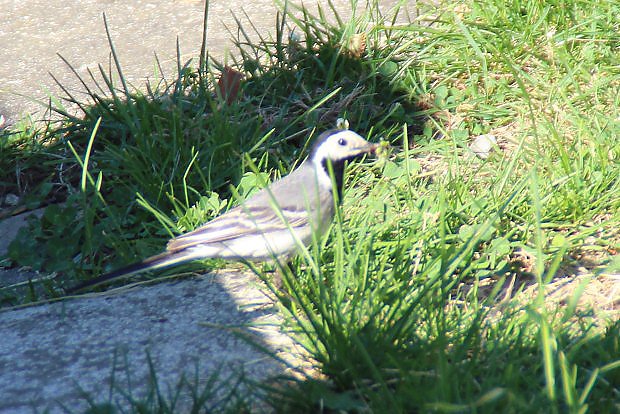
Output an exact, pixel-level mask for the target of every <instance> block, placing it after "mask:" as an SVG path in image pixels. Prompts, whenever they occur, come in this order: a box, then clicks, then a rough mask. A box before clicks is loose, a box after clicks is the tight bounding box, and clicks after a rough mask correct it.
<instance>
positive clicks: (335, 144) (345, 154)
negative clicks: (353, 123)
mask: <svg viewBox="0 0 620 414" xmlns="http://www.w3.org/2000/svg"><path fill="white" fill-rule="evenodd" d="M374 148H375V145H374V144H371V143H370V142H368V141H366V140H365V139H364V138H362V137H361V136H359V135H358V134H356V133H355V132H353V131H350V130H348V129H344V130H342V131H337V132H335V133H333V134H332V135H330V136H329V137H328V138H327V139H326V140H325V141H323V143H322V144H321V145H319V147H318V148H317V149H316V152H315V153H314V159H315V160H324V159H329V160H332V161H338V160H345V159H348V158H352V157H355V156H357V155H360V154H364V153H368V152H372V151H373V150H374Z"/></svg>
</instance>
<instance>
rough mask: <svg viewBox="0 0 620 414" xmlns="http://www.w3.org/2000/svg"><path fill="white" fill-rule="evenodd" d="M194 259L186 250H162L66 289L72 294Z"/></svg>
mask: <svg viewBox="0 0 620 414" xmlns="http://www.w3.org/2000/svg"><path fill="white" fill-rule="evenodd" d="M192 259H195V257H191V256H190V255H188V254H187V252H185V251H183V250H181V251H178V252H173V253H171V252H164V253H161V254H158V255H155V256H151V257H149V258H147V259H144V260H143V261H141V262H138V263H134V264H131V265H129V266H125V267H123V268H120V269H118V270H114V271H113V272H110V273H105V274H103V275H101V276H99V277H96V278H94V279H91V280H88V281H86V282H84V283H81V284H79V285H77V286H74V287H72V288H69V289H68V290H67V293H68V294H73V293H76V292H79V291H81V290H84V289H86V288H89V287H93V286H97V285H100V284H101V283H104V282H109V281H111V280H114V279H118V278H120V277H127V276H131V275H136V274H138V273H142V272H146V271H148V270H155V269H162V268H165V267H169V266H172V265H175V264H178V263H183V262H186V261H189V260H192Z"/></svg>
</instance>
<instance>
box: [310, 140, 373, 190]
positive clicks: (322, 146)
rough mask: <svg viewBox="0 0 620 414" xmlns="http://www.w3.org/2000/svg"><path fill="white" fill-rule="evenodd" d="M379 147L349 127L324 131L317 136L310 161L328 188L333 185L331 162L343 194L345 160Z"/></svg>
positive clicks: (322, 183) (338, 187) (321, 181)
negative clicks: (329, 165) (330, 169)
mask: <svg viewBox="0 0 620 414" xmlns="http://www.w3.org/2000/svg"><path fill="white" fill-rule="evenodd" d="M377 148H378V145H377V144H372V143H370V142H368V141H366V140H365V139H364V138H362V137H361V136H359V135H358V134H356V133H355V132H353V131H349V130H348V129H343V130H339V129H334V130H329V131H325V132H323V133H322V134H321V135H319V137H318V138H317V140H316V142H315V144H314V146H313V147H312V152H311V153H310V162H312V164H314V167H315V168H316V171H317V177H318V179H319V183H320V184H321V185H322V186H324V187H327V188H330V189H331V187H332V181H331V178H330V172H329V167H328V164H331V167H332V170H333V173H334V178H335V179H336V186H337V190H338V193H339V195H340V196H341V195H342V180H343V173H344V165H345V161H347V160H351V159H353V158H356V157H359V156H362V155H364V154H368V153H373V152H375V151H376V149H377Z"/></svg>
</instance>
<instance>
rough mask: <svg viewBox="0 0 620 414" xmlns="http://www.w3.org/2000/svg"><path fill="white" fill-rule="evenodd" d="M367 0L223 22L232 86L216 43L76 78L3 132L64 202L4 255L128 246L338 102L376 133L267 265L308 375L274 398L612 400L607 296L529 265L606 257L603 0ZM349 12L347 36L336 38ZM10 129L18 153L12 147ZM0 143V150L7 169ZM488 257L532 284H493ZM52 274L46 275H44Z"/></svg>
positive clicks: (279, 404) (303, 402) (217, 203)
mask: <svg viewBox="0 0 620 414" xmlns="http://www.w3.org/2000/svg"><path fill="white" fill-rule="evenodd" d="M376 6H377V4H376V3H373V5H372V7H371V8H370V9H369V10H370V11H369V12H367V13H365V14H361V15H358V16H355V17H353V18H351V19H348V20H345V19H341V20H342V21H341V22H339V23H338V24H336V25H332V24H329V23H327V18H326V17H325V16H326V15H327V13H331V11H323V12H319V13H318V16H313V15H312V14H311V13H310V11H308V10H307V9H306V10H302V17H301V18H296V17H294V16H293V15H291V14H290V13H286V12H285V13H284V16H286V18H287V19H288V22H289V24H292V25H293V26H294V27H295V28H296V30H297V31H298V33H299V34H300V36H301V37H300V38H299V39H296V38H289V37H288V35H287V30H286V27H287V26H286V24H285V22H284V21H283V20H281V21H279V22H278V23H277V25H276V26H277V29H276V35H275V38H273V39H271V38H263V39H262V40H261V41H260V42H259V43H258V44H252V43H251V42H249V41H248V39H249V36H246V35H245V32H244V31H243V30H241V31H240V32H239V33H240V37H239V38H238V39H237V44H238V46H239V56H240V57H239V60H238V62H237V64H236V66H235V67H236V69H237V70H239V71H241V72H242V73H243V74H244V76H245V80H244V81H243V83H242V85H241V92H240V94H239V96H238V98H237V99H236V100H234V101H233V102H231V103H230V104H224V100H223V99H222V97H221V96H218V94H217V90H218V89H217V81H216V79H217V76H218V75H217V73H218V72H217V68H218V64H217V63H216V62H212V66H211V67H210V69H211V72H208V76H198V75H197V74H196V72H195V71H194V70H193V69H191V68H190V67H189V66H186V67H183V65H181V64H180V65H179V67H180V69H179V73H178V80H176V81H174V82H172V83H170V84H166V83H163V84H162V85H161V86H160V88H155V89H152V90H151V91H150V92H149V93H148V94H140V93H137V92H136V93H134V92H132V93H131V94H130V95H129V96H127V95H121V97H116V98H98V97H95V96H93V98H94V99H95V101H96V104H95V105H94V106H84V114H83V115H82V116H81V117H79V118H75V117H68V118H67V119H66V121H65V122H64V124H63V125H61V126H58V127H56V129H53V130H52V131H51V132H50V133H49V134H47V135H45V137H50V138H45V139H47V140H48V141H47V143H46V145H43V146H37V145H39V144H38V141H37V140H34V139H32V137H33V136H34V135H33V136H31V138H30V141H28V139H20V140H18V142H19V148H18V147H16V146H15V145H11V144H9V145H6V146H3V147H2V148H5V149H3V151H15V152H14V154H16V161H15V163H17V162H21V163H24V162H25V163H26V166H29V167H30V166H31V167H32V171H33V174H35V173H36V172H37V171H39V170H38V168H39V166H38V164H39V162H38V161H36V164H37V166H36V168H35V165H34V164H35V161H31V160H37V158H33V157H43V158H42V159H44V160H46V162H47V165H50V166H54V167H55V169H53V170H52V172H50V173H49V174H50V176H51V177H52V179H50V180H49V181H47V182H46V185H48V186H50V184H51V185H52V186H57V187H58V186H59V183H61V182H62V183H65V185H66V186H69V187H70V189H68V190H67V192H66V199H65V200H66V203H65V205H64V206H54V207H50V208H48V210H47V212H46V216H47V217H44V220H43V224H42V225H40V227H35V228H34V230H33V229H31V230H30V232H29V233H22V235H21V236H20V237H21V238H20V239H18V241H17V242H16V243H15V244H14V245H13V251H12V253H11V258H12V260H14V261H15V262H16V263H18V264H28V265H30V266H33V267H35V268H37V266H39V268H40V269H41V270H47V271H53V270H56V271H58V270H61V271H63V272H65V274H66V275H68V278H67V279H66V280H68V281H72V280H74V279H76V278H79V277H87V276H88V275H91V274H95V275H96V274H97V273H98V271H99V270H100V269H107V268H110V267H113V266H116V265H118V264H120V263H124V262H127V261H130V260H132V259H134V258H137V257H143V256H145V255H147V254H150V253H152V252H154V251H156V250H158V249H159V248H161V247H158V246H161V245H162V240H163V239H165V238H166V237H168V236H169V235H171V234H174V233H175V232H177V231H183V230H187V229H190V228H192V227H193V226H195V225H197V224H198V223H200V222H201V221H204V220H206V219H209V218H211V217H213V216H215V215H217V214H218V213H219V212H220V211H223V210H225V209H226V208H228V207H229V206H230V205H231V204H232V203H233V200H232V197H231V196H230V194H231V193H230V192H229V190H228V187H227V186H228V185H229V184H233V185H235V186H237V187H238V189H239V190H240V193H242V194H247V193H248V192H251V191H252V190H253V188H254V187H255V186H256V183H259V182H260V181H261V180H260V179H258V178H257V177H256V173H255V172H252V171H254V170H253V168H250V164H251V165H254V164H255V165H256V166H257V170H256V171H274V170H275V171H276V173H275V174H274V175H278V174H284V173H286V172H287V171H289V170H290V168H291V167H292V166H293V165H295V163H296V162H298V160H299V159H301V158H302V157H303V154H304V150H305V149H306V148H307V146H308V145H309V142H310V139H311V137H312V136H313V134H314V131H315V129H316V131H320V130H322V129H324V128H326V127H330V126H333V123H334V121H335V119H336V118H337V117H339V116H345V117H347V118H348V119H349V122H350V124H351V126H352V127H353V128H354V129H356V130H358V131H359V132H361V133H364V134H367V135H369V136H370V138H371V139H373V140H376V139H377V137H386V138H387V139H388V140H390V141H391V142H393V143H394V144H396V148H395V149H394V153H393V154H392V156H391V157H389V158H388V159H381V160H379V161H378V162H375V163H373V164H366V165H356V166H352V168H351V169H350V170H351V171H350V174H349V181H348V186H347V188H348V190H347V192H346V194H345V196H344V205H343V210H342V211H343V213H342V215H341V216H339V217H338V220H337V222H336V225H335V226H334V228H333V231H332V232H331V235H330V236H331V237H330V239H329V242H328V244H327V246H325V245H323V244H321V243H316V244H315V246H313V247H312V248H311V254H310V255H308V256H304V257H302V258H300V259H298V260H297V262H296V263H295V264H294V266H293V268H294V271H295V275H294V276H293V275H292V274H288V275H286V274H285V284H286V286H287V288H288V294H287V296H284V297H281V299H282V303H283V306H284V308H285V309H286V310H287V311H288V315H289V319H290V323H289V327H290V329H291V330H292V331H293V332H294V333H295V334H296V335H297V336H298V338H299V340H300V341H301V342H302V343H303V345H304V346H305V348H306V350H307V352H308V354H309V355H311V357H312V359H313V362H314V363H315V366H316V369H317V371H318V372H319V373H320V375H316V376H305V377H303V380H299V379H290V378H288V379H286V381H285V382H284V386H283V385H282V384H278V385H277V386H274V387H273V388H269V389H268V391H269V392H271V397H270V398H269V401H271V402H273V404H274V406H275V408H276V410H279V411H282V412H291V411H295V412H303V411H313V412H314V411H317V410H319V411H328V412H329V411H352V412H355V411H373V412H416V411H439V412H468V411H472V412H498V411H501V412H574V413H578V412H586V411H588V410H590V411H591V412H614V410H616V409H617V408H618V404H619V401H620V390H619V389H618V386H617V384H618V383H620V379H619V378H618V375H619V372H620V370H619V369H618V368H619V362H618V361H619V360H618V355H619V354H620V348H619V343H618V337H619V334H620V332H619V329H620V327H619V325H618V322H617V318H616V320H615V321H611V322H610V321H605V320H598V319H596V318H592V317H588V315H587V314H583V313H580V312H578V311H577V306H576V303H577V302H578V299H579V295H580V291H579V290H578V289H577V290H576V291H575V292H574V293H571V295H569V299H570V300H569V304H571V303H572V305H570V306H568V307H564V308H562V307H560V308H557V306H556V304H550V303H545V302H544V300H545V283H547V282H549V281H551V280H553V279H554V278H556V277H558V276H562V274H563V269H565V268H567V267H570V266H572V265H575V266H577V267H579V266H580V267H581V268H582V270H581V271H582V272H591V273H592V275H593V277H596V276H598V277H601V278H602V277H608V276H610V275H612V276H613V275H617V274H618V271H619V270H618V260H617V256H616V258H614V256H615V255H617V250H618V247H619V244H620V243H619V240H620V239H619V230H618V229H619V227H620V226H619V222H620V215H619V213H618V212H619V211H620V182H619V178H618V177H619V176H620V167H619V163H618V157H619V156H620V146H619V142H620V140H619V139H618V138H619V137H618V131H619V130H620V128H619V125H618V123H619V122H620V121H619V120H620V113H619V109H618V108H620V105H619V99H620V98H619V95H618V86H619V82H620V72H619V71H618V67H617V62H616V60H617V59H615V56H616V55H617V53H616V52H617V50H618V45H619V40H620V39H619V38H618V35H617V30H615V26H614V24H615V23H614V16H617V15H618V13H620V9H619V8H618V6H617V5H616V4H615V3H613V2H598V3H597V4H596V7H594V5H593V4H592V3H591V2H585V1H583V2H578V1H575V2H568V3H566V2H562V4H559V3H557V4H555V3H553V2H548V3H544V4H543V3H527V4H521V3H518V2H517V3H504V2H500V1H485V2H465V3H459V4H442V5H439V6H433V7H429V8H428V9H425V6H423V5H421V7H422V12H423V13H422V14H421V16H420V17H419V18H418V20H417V21H414V22H411V23H409V24H402V23H400V22H398V20H397V19H395V18H393V17H392V16H389V15H388V16H386V17H385V18H383V17H382V16H381V15H379V14H378V9H377V8H376ZM289 7H292V6H289ZM425 10H426V11H425ZM338 19H339V17H336V20H338ZM429 21H432V22H433V25H432V26H427V25H425V24H422V23H424V22H429ZM362 33H364V34H365V38H366V41H367V49H366V50H365V51H364V52H363V53H361V54H360V56H357V55H356V54H355V53H351V50H350V49H349V46H350V45H351V40H352V39H354V38H355V39H359V36H358V37H355V36H356V35H360V34H362ZM219 67H220V68H221V65H219ZM102 73H103V72H102ZM111 77H112V76H111V75H108V76H107V77H106V78H107V79H109V78H111ZM105 83H106V84H107V87H108V89H109V90H113V89H114V88H113V87H111V84H110V83H109V82H107V81H106V82H105ZM99 119H101V121H100V124H99V126H98V129H97V133H96V134H92V133H91V131H92V130H93V129H94V126H95V124H96V123H97V122H99V121H98V120H99ZM414 125H415V127H414ZM482 133H492V134H494V135H496V136H497V138H498V148H497V151H496V152H495V153H494V154H492V155H491V157H490V158H489V159H487V160H484V161H482V160H479V159H477V158H476V157H474V156H473V155H472V154H471V153H470V151H469V149H468V145H469V143H470V141H471V139H472V138H473V137H475V136H476V135H479V134H482ZM26 135H27V134H26ZM91 138H92V139H91ZM28 142H30V143H29V144H28V145H31V146H32V147H31V148H34V150H33V151H32V152H33V154H32V155H28V154H27V153H26V154H27V155H25V156H22V155H17V154H22V152H20V151H21V149H23V147H24V146H26V147H28V145H26V144H27V143H28ZM67 142H71V145H72V146H73V148H74V149H75V153H76V154H77V156H75V155H73V154H71V153H70V150H68V144H67ZM89 142H91V143H92V148H91V150H87V149H88V146H89ZM162 149H164V150H162ZM42 152H44V153H45V154H44V155H41V153H42ZM49 154H52V156H50V157H49V158H46V157H47V156H48V155H49ZM86 154H89V158H90V166H88V168H87V170H86V173H87V174H85V172H84V171H85V169H84V168H81V167H80V162H79V160H80V159H82V160H83V159H85V156H86ZM241 154H248V155H249V157H248V159H249V160H250V161H251V162H249V163H248V165H245V164H243V163H240V162H239V160H244V159H245V158H244V157H242V156H241ZM428 154H431V156H429V155H428ZM1 159H2V160H4V161H2V162H4V163H6V162H8V163H9V164H8V165H7V168H6V169H4V168H3V169H2V171H14V170H15V168H14V167H15V165H16V164H11V163H12V162H13V161H7V158H5V157H3V158H1ZM30 163H33V165H30ZM240 164H241V165H240ZM44 165H45V163H44ZM59 166H62V168H60V167H59ZM362 169H363V170H362ZM43 171H46V170H45V169H43ZM86 175H88V176H89V177H91V178H89V180H88V181H89V183H88V185H86V186H84V185H81V183H82V182H83V179H82V177H84V176H86ZM10 177H11V176H9V175H7V176H5V177H4V178H3V182H5V183H7V184H6V185H7V186H9V188H10V191H16V188H17V187H16V184H14V182H15V183H16V182H17V181H18V180H11V179H10ZM60 177H70V178H69V179H68V180H65V179H64V178H63V180H62V181H61V179H60ZM67 182H68V183H69V185H67V184H66V183H67ZM80 185H81V187H80ZM11 186H14V187H11ZM43 193H44V192H43ZM136 194H138V196H136ZM38 198H39V199H45V197H41V196H38ZM35 199H36V197H35ZM75 217H78V218H79V220H77V221H76V220H74V219H73V218H75ZM46 223H47V227H46ZM67 229H72V230H73V231H74V233H72V234H71V237H70V238H69V239H70V240H74V239H75V240H77V242H76V246H74V247H71V248H68V249H66V251H61V252H59V253H58V254H57V256H56V257H55V260H56V262H57V264H53V265H51V264H50V263H53V260H51V259H50V258H46V259H44V260H43V262H42V263H40V264H36V263H34V260H35V258H31V257H28V256H27V255H26V254H25V253H24V252H26V251H32V250H33V249H34V248H37V249H40V246H42V245H43V244H44V243H48V247H47V248H46V249H47V250H48V251H51V250H53V248H54V247H55V246H58V245H59V244H63V245H67V242H66V240H67V237H66V236H67V233H66V231H67ZM33 231H34V233H33ZM37 231H38V233H37ZM50 233H51V237H50ZM33 234H34V235H35V237H34V242H33V241H32V240H33V236H32V235H33ZM94 235H105V237H98V238H97V237H95V236H94ZM54 237H55V238H54ZM121 246H122V248H121ZM121 251H126V252H128V253H127V256H126V257H117V256H116V255H117V254H118V252H121ZM584 257H588V258H590V259H591V260H588V261H586V260H584ZM68 258H72V259H73V260H67V259H68ZM33 263H34V264H33ZM63 266H64V267H63ZM510 280H517V281H521V282H523V283H535V284H536V285H535V286H538V292H537V293H536V294H535V295H533V296H531V297H528V298H526V299H525V300H521V301H517V300H514V301H513V300H510V297H508V298H506V296H505V294H504V293H505V292H504V291H503V290H502V286H503V285H504V283H505V282H507V281H510ZM488 282H490V285H491V286H492V289H491V292H490V293H487V294H485V295H479V294H478V293H479V291H480V290H481V286H482V284H484V283H488ZM54 283H56V285H54V284H53V283H52V286H50V288H49V290H50V291H52V292H54V289H56V288H57V287H58V286H59V285H63V284H64V283H65V281H62V280H58V281H56V282H54ZM518 285H519V284H517V286H518ZM519 289H523V288H522V287H521V288H518V287H517V288H516V292H514V295H515V296H517V294H518V293H519ZM5 291H6V290H5ZM52 294H53V293H52ZM509 296H510V295H509ZM23 300H24V297H19V296H17V295H16V296H15V297H13V298H11V299H10V301H9V302H10V303H16V302H20V301H23Z"/></svg>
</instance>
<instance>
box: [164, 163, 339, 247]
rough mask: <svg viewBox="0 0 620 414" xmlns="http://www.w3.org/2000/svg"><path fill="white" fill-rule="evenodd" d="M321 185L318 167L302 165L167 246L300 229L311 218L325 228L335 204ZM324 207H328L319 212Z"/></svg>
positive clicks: (195, 243) (207, 242)
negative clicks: (318, 181) (318, 180)
mask: <svg viewBox="0 0 620 414" xmlns="http://www.w3.org/2000/svg"><path fill="white" fill-rule="evenodd" d="M318 189H319V187H318V184H317V182H316V175H315V174H314V171H313V170H312V169H311V168H308V166H304V165H302V166H300V168H298V169H297V170H295V171H294V172H293V173H291V174H289V175H288V176H286V177H285V178H283V179H281V180H278V181H276V182H274V183H273V184H272V185H271V186H269V187H268V188H267V189H264V190H261V191H259V192H258V193H256V194H255V195H254V196H253V197H251V198H250V199H248V200H246V201H245V202H244V203H243V204H242V205H240V206H238V207H235V208H233V209H232V210H230V211H229V212H227V213H225V214H223V215H221V216H219V217H217V218H215V219H213V220H211V221H210V222H208V223H206V224H204V225H202V226H200V227H198V228H197V229H195V230H193V231H191V232H189V233H186V234H183V235H181V236H178V237H176V238H174V239H172V240H170V241H169V242H168V245H167V250H168V251H171V252H175V251H179V250H183V249H186V248H188V247H192V246H196V245H200V244H209V243H219V242H226V241H230V240H233V239H237V238H240V237H244V236H252V235H257V234H265V233H270V232H277V231H281V230H285V229H288V228H293V229H296V228H300V227H303V226H307V225H308V224H309V222H310V221H311V220H312V221H313V224H312V225H313V226H314V225H316V226H318V227H320V229H321V230H322V229H323V226H324V224H325V223H324V219H326V218H328V219H329V220H330V221H331V218H332V216H333V209H334V206H333V198H332V196H331V192H329V191H328V192H319V191H318ZM322 208H323V209H325V211H323V212H321V213H320V214H319V211H320V210H321V209H322ZM315 220H316V223H314V221H315ZM289 226H290V227H289Z"/></svg>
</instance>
